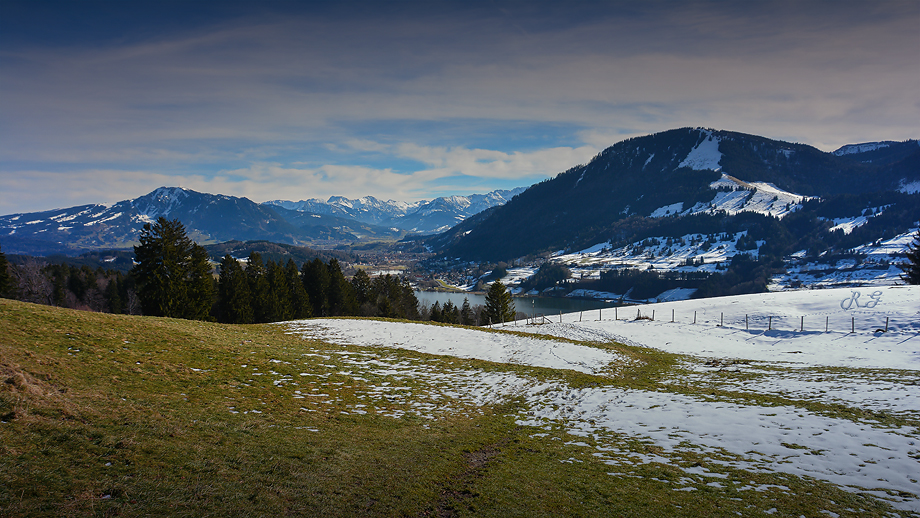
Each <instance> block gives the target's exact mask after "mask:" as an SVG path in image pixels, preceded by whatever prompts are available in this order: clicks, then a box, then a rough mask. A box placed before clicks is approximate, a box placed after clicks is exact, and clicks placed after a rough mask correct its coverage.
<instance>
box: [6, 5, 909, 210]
mask: <svg viewBox="0 0 920 518" xmlns="http://www.w3.org/2000/svg"><path fill="white" fill-rule="evenodd" d="M23 5H24V6H26V7H24V9H28V7H27V4H23ZM137 5H147V4H137ZM150 5H153V4H150ZM215 5H216V4H215ZM148 7H149V6H148ZM122 9H126V10H127V11H126V14H125V16H122V18H120V20H121V21H124V20H128V21H129V22H130V23H129V24H128V25H127V26H126V27H124V28H123V29H121V30H122V35H120V36H119V37H111V36H108V37H105V38H103V37H101V36H100V37H98V38H94V35H93V34H80V35H79V36H80V37H79V38H77V37H75V36H74V37H73V41H70V40H67V39H66V38H65V39H60V40H59V39H54V38H51V37H47V39H38V40H36V39H30V38H31V37H30V34H33V33H34V34H49V33H50V32H49V31H50V30H51V29H53V27H52V28H51V29H48V30H44V29H43V30H41V31H37V30H33V31H28V30H26V29H21V30H20V29H17V28H16V27H15V25H16V24H17V23H19V22H21V21H22V20H18V19H15V17H13V18H10V17H5V18H7V19H6V20H4V21H0V24H4V25H3V27H0V29H5V30H2V31H0V32H5V33H6V34H8V35H11V36H6V39H4V40H3V45H2V46H0V48H2V49H3V50H0V111H2V113H3V118H2V119H0V175H2V176H0V178H3V179H4V182H6V179H7V178H12V177H17V178H21V181H19V182H17V184H16V185H21V186H23V187H22V188H23V189H28V186H29V185H31V187H32V190H33V191H34V192H33V194H30V195H28V196H26V197H20V196H12V195H9V194H7V192H4V193H3V194H2V195H0V213H8V212H14V211H21V210H28V209H30V208H31V209H33V210H38V209H42V208H47V207H49V206H52V205H62V204H65V203H67V202H68V200H73V199H76V198H80V199H81V200H83V201H87V200H88V197H89V196H92V195H95V193H94V189H93V187H91V186H88V187H84V188H77V190H76V191H72V190H71V191H66V192H65V191H63V190H61V189H59V188H57V186H64V185H69V184H70V182H75V183H78V182H79V180H78V179H82V181H83V182H87V183H92V182H93V181H94V177H95V176H96V175H99V174H102V173H100V172H104V171H108V172H112V171H129V172H133V173H120V174H125V175H128V176H130V175H133V174H137V175H138V176H137V179H136V180H137V182H138V183H137V184H136V187H135V188H134V189H133V190H132V192H131V193H130V196H126V197H134V196H137V195H139V194H143V193H144V189H146V187H144V188H141V187H140V186H141V185H153V187H156V186H159V185H163V184H178V183H180V182H184V185H188V186H193V185H194V186H197V187H199V188H201V189H205V188H207V189H213V190H215V191H218V192H223V193H225V194H234V195H245V196H251V197H253V198H260V199H271V198H286V197H293V196H291V195H290V193H291V192H292V191H294V190H295V189H297V190H302V191H303V192H315V193H322V195H323V196H326V195H327V194H342V195H349V196H354V195H365V194H373V195H375V196H381V197H394V198H396V197H405V198H412V199H417V198H427V197H431V196H430V194H432V193H434V192H435V191H438V190H440V189H441V188H443V187H444V186H446V185H451V186H459V187H462V186H464V185H465V186H469V187H470V188H480V187H484V186H488V185H496V186H497V185H507V183H506V182H509V181H513V180H516V179H519V180H521V181H524V182H530V181H537V180H539V179H540V178H543V177H546V176H551V175H553V174H555V173H558V172H560V171H563V170H565V169H568V168H569V167H571V166H574V165H576V164H578V163H582V162H585V161H586V160H588V159H590V157H591V156H593V155H594V154H595V153H597V152H598V151H600V150H601V149H603V148H604V147H606V146H608V145H611V144H613V143H614V142H616V141H618V140H620V139H622V138H627V137H630V136H635V135H638V134H645V133H652V132H656V131H662V130H666V129H670V128H674V127H681V126H706V127H716V128H724V129H730V130H737V131H745V132H749V133H756V134H761V135H765V136H768V137H773V138H780V139H787V140H794V141H797V142H804V143H810V144H814V145H817V146H819V147H821V148H822V149H825V150H831V149H834V148H836V147H837V146H840V145H842V144H846V143H852V142H860V141H868V140H882V139H896V140H901V139H904V138H916V137H918V136H920V123H918V122H917V121H918V120H920V102H918V100H917V97H916V92H917V91H920V73H918V72H917V67H916V51H917V49H918V48H920V36H918V33H917V31H916V27H917V24H918V23H920V4H917V3H916V2H914V1H904V2H896V1H895V2H878V3H872V4H867V3H865V2H807V3H803V2H792V1H775V2H756V3H752V2H743V3H725V2H709V1H692V2H679V3H678V2H656V1H651V2H641V3H626V2H614V3H608V2H599V3H587V2H586V3H577V4H573V5H565V6H563V5H554V4H545V3H538V4H532V3H506V2H498V3H497V4H493V3H472V4H468V5H464V6H459V5H457V6H451V5H442V4H431V3H411V4H394V5H380V4H377V3H371V2H366V3H360V4H347V5H343V4H339V3H335V4H331V5H325V6H322V7H321V8H320V7H316V6H311V5H308V4H303V5H297V4H291V5H288V4H278V5H270V6H268V7H261V6H256V4H252V5H250V6H246V5H243V6H242V7H239V9H241V11H239V12H233V13H231V12H230V11H229V10H228V11H227V12H226V13H224V12H222V11H221V14H222V15H221V16H213V17H209V16H207V15H206V14H207V13H205V14H201V13H196V14H197V16H196V17H191V18H190V20H193V21H187V22H185V23H175V24H163V25H162V26H161V25H157V24H162V22H163V20H164V15H163V14H162V13H158V14H159V15H158V16H157V17H153V18H152V19H153V20H154V21H151V22H146V21H145V18H144V14H145V13H144V12H142V10H141V9H140V8H136V9H138V11H137V12H132V11H131V9H132V7H130V6H127V4H126V6H123V7H122ZM200 9H204V10H207V8H200ZM212 9H214V11H215V12H217V11H218V8H217V7H213V8H212ZM69 14H72V15H73V16H83V17H86V18H85V19H86V20H91V19H92V17H93V16H105V15H106V13H103V12H96V13H94V12H92V10H91V9H88V10H85V12H83V11H79V10H78V11H74V12H73V13H69ZM182 14H183V13H175V14H174V16H175V17H181V16H182ZM63 18H64V17H62V21H60V22H59V23H61V24H62V28H65V27H64V25H63V24H65V23H67V24H68V25H66V29H67V30H66V31H65V32H66V34H73V31H74V30H75V29H73V28H72V27H73V26H74V25H73V24H71V22H70V20H63ZM177 19H178V18H177ZM101 23H102V22H100V25H99V26H102V25H101ZM91 25H92V23H89V22H88V23H87V26H91ZM104 27H105V28H106V30H110V31H114V30H115V29H114V28H110V27H114V26H112V25H105V26H104ZM167 27H168V29H167ZM36 171H44V173H37V172H36ZM138 172H142V173H138ZM106 174H108V173H106ZM47 175H52V176H50V177H53V178H59V179H60V181H50V182H49V181H48V178H50V177H49V176H47ZM54 175H57V176H54ZM246 175H250V176H248V177H247V176H246ZM30 179H34V182H32V183H31V184H30V183H29V181H30ZM43 181H44V182H45V183H44V184H42V183H40V182H43ZM115 181H116V183H117V182H118V180H117V179H116V180H115ZM195 182H197V183H195ZM285 182H291V183H289V184H286V183H285ZM48 185H54V186H56V187H55V188H54V189H48V188H47V186H48ZM117 185H120V184H117ZM42 187H44V189H42ZM42 190H43V191H44V193H43V194H39V193H40V192H42ZM4 191H7V185H6V183H5V184H4ZM102 191H107V192H114V191H108V190H107V189H102ZM77 193H84V194H83V195H81V196H84V195H85V197H81V196H78V195H77ZM388 193H390V194H388ZM125 194H128V193H127V192H126V193H125ZM311 196H312V195H311ZM43 200H44V201H43Z"/></svg>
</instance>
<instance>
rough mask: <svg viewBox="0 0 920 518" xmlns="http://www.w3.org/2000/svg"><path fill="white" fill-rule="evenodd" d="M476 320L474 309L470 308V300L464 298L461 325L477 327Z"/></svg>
mask: <svg viewBox="0 0 920 518" xmlns="http://www.w3.org/2000/svg"><path fill="white" fill-rule="evenodd" d="M473 320H474V315H473V309H472V308H471V307H470V299H468V298H466V297H463V305H462V306H460V323H461V324H463V325H465V326H472V325H476V322H474V321H473Z"/></svg>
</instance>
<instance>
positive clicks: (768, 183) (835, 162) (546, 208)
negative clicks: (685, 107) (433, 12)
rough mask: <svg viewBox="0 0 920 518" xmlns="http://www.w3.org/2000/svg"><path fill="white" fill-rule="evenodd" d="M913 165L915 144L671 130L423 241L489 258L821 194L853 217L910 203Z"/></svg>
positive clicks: (781, 214)
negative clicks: (832, 142) (824, 142)
mask: <svg viewBox="0 0 920 518" xmlns="http://www.w3.org/2000/svg"><path fill="white" fill-rule="evenodd" d="M918 162H920V146H918V142H917V141H916V140H912V141H905V142H887V143H872V144H862V145H851V146H845V147H844V148H841V150H838V151H837V152H834V153H825V152H823V151H820V150H818V149H816V148H814V147H811V146H807V145H804V144H794V143H789V142H782V141H777V140H770V139H768V138H764V137H759V136H755V135H746V134H742V133H735V132H728V131H716V130H705V129H700V128H693V129H690V128H684V129H676V130H671V131H666V132H663V133H657V134H654V135H649V136H644V137H637V138H632V139H629V140H625V141H622V142H619V143H617V144H615V145H613V146H611V147H610V148H608V149H606V150H604V151H603V152H602V153H600V154H599V155H597V156H596V157H595V158H594V159H593V160H591V162H589V163H588V164H585V165H579V166H576V167H573V168H571V169H569V170H568V171H565V172H563V173H560V174H559V175H557V176H556V177H555V178H552V179H550V180H546V181H544V182H541V183H539V184H536V185H534V186H532V187H531V188H530V189H528V190H527V191H525V192H524V193H522V194H520V195H518V196H517V197H515V198H514V199H512V200H511V201H509V202H508V203H507V204H505V205H503V206H501V207H498V208H496V209H495V210H493V211H492V212H490V213H488V214H484V215H483V216H485V217H481V218H477V220H478V221H477V222H476V224H475V225H470V223H469V222H467V223H466V224H464V225H460V226H458V227H455V228H453V229H451V230H450V231H448V232H447V233H444V234H441V235H439V236H437V237H435V238H432V239H431V240H429V241H428V243H429V246H431V247H432V248H433V249H435V250H436V251H438V252H441V253H442V254H443V255H444V256H447V257H462V258H464V259H477V260H493V261H494V260H508V259H512V258H516V257H522V256H526V255H528V254H539V253H545V252H552V251H556V250H563V249H566V250H577V249H579V247H588V246H591V245H594V244H597V243H602V242H605V241H619V240H622V239H626V238H629V237H630V236H632V235H633V234H637V233H651V235H654V229H653V228H652V227H657V226H658V225H671V226H674V222H673V219H674V218H685V217H688V216H699V215H709V216H712V217H710V218H702V219H701V218H696V220H699V221H705V224H706V225H707V226H713V223H712V219H713V218H716V219H720V218H730V217H732V216H733V215H735V214H739V213H741V212H755V213H760V214H763V215H766V216H768V217H771V218H776V219H779V220H780V221H782V220H783V219H785V217H786V216H788V215H790V214H792V213H796V212H798V211H801V210H802V208H803V205H804V204H805V202H806V201H808V200H809V199H811V200H813V201H814V200H815V199H816V198H817V203H810V204H808V207H809V210H811V211H819V210H823V209H822V206H821V203H822V202H834V203H836V204H837V205H840V213H839V214H830V215H828V214H826V213H827V211H826V210H824V211H823V212H824V213H825V214H824V215H823V216H822V217H824V218H825V219H827V218H835V217H839V218H844V217H851V216H859V215H860V213H861V211H863V210H865V209H867V208H870V206H866V207H863V206H858V207H857V206H856V205H860V204H863V203H864V202H865V203H869V204H870V205H871V204H881V205H892V204H897V203H901V204H902V205H905V204H910V203H913V202H910V201H909V200H910V199H912V197H915V196H916V195H915V194H912V193H913V192H916V191H917V190H918V188H917V187H916V185H918V182H920V168H918V167H917V164H918ZM899 191H900V192H899ZM873 193H875V194H873ZM885 193H888V194H885ZM889 195H890V199H891V202H890V203H889V202H887V201H886V200H887V199H888V198H889ZM853 196H857V197H859V196H863V197H865V196H869V197H870V198H871V200H865V199H858V200H857V199H853ZM841 197H843V198H845V199H850V200H851V202H852V203H842V202H840V200H839V199H840V198H841ZM835 200H837V201H836V202H835ZM898 200H901V201H898ZM904 200H908V201H904ZM854 204H855V205H854ZM851 205H852V206H851ZM815 217H817V215H816V216H815ZM907 219H911V218H907ZM904 223H905V224H907V225H909V224H910V223H911V221H905V222H904ZM691 226H692V225H691ZM715 226H716V227H718V224H716V225H715ZM830 226H832V225H828V228H829V227H830ZM637 229H639V230H637ZM682 231H689V232H693V231H694V230H693V229H682ZM696 231H697V232H699V231H702V230H696ZM707 232H711V230H710V231H707Z"/></svg>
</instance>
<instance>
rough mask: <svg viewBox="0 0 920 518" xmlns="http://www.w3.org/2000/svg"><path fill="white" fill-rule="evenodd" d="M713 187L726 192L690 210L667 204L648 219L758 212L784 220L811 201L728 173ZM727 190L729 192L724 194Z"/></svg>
mask: <svg viewBox="0 0 920 518" xmlns="http://www.w3.org/2000/svg"><path fill="white" fill-rule="evenodd" d="M710 188H712V189H723V191H720V192H718V193H716V196H715V198H713V199H712V201H710V202H709V203H697V204H695V205H694V206H693V207H690V208H689V209H687V210H684V204H683V202H678V203H674V204H671V205H665V206H664V207H659V208H658V209H655V210H654V211H652V213H651V214H649V217H651V218H662V217H666V216H676V215H680V216H687V215H690V214H717V213H720V212H721V213H725V214H729V215H732V214H738V213H739V212H756V213H758V214H766V215H768V216H775V217H778V218H782V217H783V216H786V215H788V214H790V213H792V212H795V211H796V210H798V209H800V208H802V202H804V201H807V200H808V199H809V198H808V197H807V196H802V195H799V194H793V193H790V192H786V191H784V190H782V189H780V188H778V187H776V186H775V185H773V184H770V183H764V182H744V181H741V180H739V179H737V178H735V177H734V176H730V175H727V174H725V173H722V178H721V179H719V180H717V181H715V182H713V183H711V184H710ZM724 189H730V190H729V191H728V192H724Z"/></svg>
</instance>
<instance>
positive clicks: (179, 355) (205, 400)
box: [0, 299, 890, 517]
mask: <svg viewBox="0 0 920 518" xmlns="http://www.w3.org/2000/svg"><path fill="white" fill-rule="evenodd" d="M617 347H618V346H617ZM623 351H624V352H626V353H627V354H630V355H632V356H633V358H634V359H636V360H638V361H634V362H631V363H630V365H629V366H624V371H623V373H622V378H620V381H613V380H609V379H608V380H604V379H601V378H594V377H592V376H586V375H580V374H575V373H564V372H555V371H550V370H547V369H542V370H541V369H532V368H526V367H519V366H508V365H498V364H490V363H488V362H479V361H476V360H460V359H456V358H447V357H435V356H430V355H424V354H420V353H415V352H411V351H400V350H393V349H375V348H367V347H364V348H357V347H347V346H341V345H332V344H327V343H324V342H321V341H313V340H305V339H302V338H300V337H297V336H291V335H286V334H284V332H283V329H282V328H281V327H280V326H273V325H258V326H234V325H223V324H214V323H203V322H193V321H183V320H171V319H159V318H149V317H131V316H118V315H107V314H97V313H86V312H77V311H70V310H64V309H59V308H51V307H45V306H35V305H31V304H26V303H20V302H15V301H10V300H3V299H0V421H2V422H0V515H2V516H116V515H118V516H221V517H223V516H724V515H735V513H738V514H741V515H745V516H763V515H764V514H763V512H764V511H765V510H769V509H771V508H772V509H774V510H775V514H773V516H799V515H806V516H815V515H817V513H818V510H829V511H832V512H835V513H837V514H839V515H841V516H848V515H852V514H853V513H847V509H850V510H852V509H861V514H863V515H878V516H882V515H885V513H886V512H887V511H890V509H889V508H887V507H885V506H882V505H880V504H878V503H877V502H875V501H873V500H867V499H864V498H862V497H858V496H855V495H853V494H850V493H848V492H844V491H841V490H839V489H837V488H835V487H833V486H830V485H828V484H823V483H819V482H815V481H809V480H801V479H798V478H796V477H789V476H782V475H774V474H769V473H747V472H738V473H733V472H731V471H730V470H729V471H728V473H727V476H729V477H743V478H744V479H745V480H749V481H750V482H751V484H763V485H764V487H767V488H768V489H765V490H764V491H762V492H760V491H758V492H754V491H746V492H744V493H743V494H741V493H737V492H735V493H733V492H731V491H726V490H724V489H723V490H720V489H717V488H713V487H710V486H707V485H706V484H700V487H699V488H698V490H697V491H693V492H687V491H674V490H673V486H671V485H670V484H669V481H670V480H677V479H679V478H681V477H683V476H684V474H683V472H682V471H680V470H678V469H676V468H675V467H673V466H668V465H666V464H646V465H642V466H636V467H635V468H634V469H632V470H631V472H629V470H627V472H628V473H627V474H625V475H624V474H622V473H621V474H618V475H612V474H609V472H610V466H608V465H606V464H604V463H602V462H600V461H598V460H597V459H596V458H595V457H594V456H593V455H591V454H590V451H585V450H586V449H585V448H581V447H579V446H577V445H574V444H571V443H572V440H573V438H572V437H571V436H568V435H566V434H565V433H564V432H562V431H552V430H545V429H539V430H537V429H533V428H527V427H522V426H518V425H516V424H515V417H516V415H517V414H518V412H519V411H520V410H521V408H520V402H519V401H516V400H513V399H512V400H510V402H505V403H503V404H501V405H496V406H491V407H489V406H486V407H482V406H472V405H469V404H468V403H463V402H459V401H458V402H456V403H454V402H451V401H447V402H444V401H441V402H440V405H441V406H440V409H441V410H440V411H439V412H438V414H437V418H436V419H431V418H424V417H422V416H420V415H418V413H417V412H415V411H414V410H415V409H418V408H419V407H418V405H417V403H418V399H419V398H421V397H422V396H421V394H425V392H426V389H427V387H425V386H424V384H425V383H428V381H425V379H424V378H419V379H417V380H415V379H411V378H401V379H395V378H393V379H390V378H388V377H387V376H388V375H387V374H380V371H374V372H376V373H373V372H371V371H368V373H361V372H357V371H356V369H360V365H359V363H356V362H352V363H350V364H346V363H345V361H344V359H343V358H345V357H346V356H347V355H351V357H354V356H356V355H358V356H361V355H363V356H361V357H363V358H366V359H367V361H372V360H373V361H380V362H391V363H398V364H400V365H404V366H408V367H410V368H415V369H423V368H424V369H429V370H436V371H438V370H443V371H444V372H445V373H447V374H449V373H451V372H456V370H457V369H466V370H476V371H482V372H486V373H487V372H490V371H492V372H507V371H514V372H515V373H517V374H520V375H526V376H531V377H537V378H547V379H550V378H551V379H552V380H555V381H557V382H560V381H561V382H564V383H568V384H570V385H572V386H585V385H587V384H597V383H624V384H632V385H635V386H636V387H639V386H646V385H648V384H649V383H650V380H654V378H657V377H659V376H661V375H662V373H664V372H665V371H668V370H669V369H670V368H671V366H673V357H669V356H665V355H656V354H655V353H651V352H648V351H640V350H630V349H623ZM268 374H271V376H269V375H268ZM270 378H271V379H270ZM273 380H274V381H273ZM279 380H282V381H279ZM447 383H449V380H448V381H447ZM652 383H653V382H652ZM381 386H389V387H391V388H392V389H394V390H392V391H390V392H387V393H385V394H384V393H381V392H380V391H379V387H381ZM294 387H296V388H297V392H295V391H293V388H294ZM375 387H377V388H375ZM298 393H302V394H308V395H310V394H322V395H323V396H325V397H323V398H316V397H305V396H292V394H298ZM400 396H402V397H400ZM359 402H360V403H359ZM356 407H364V408H367V410H368V411H367V412H366V413H363V414H362V413H359V412H356V411H355V408H356ZM538 432H539V433H538ZM554 439H558V440H554ZM621 447H622V450H623V454H624V456H626V457H628V456H629V455H630V453H631V452H635V453H643V454H653V453H655V451H654V449H655V447H654V446H652V445H646V444H642V443H638V442H635V441H632V442H630V441H626V440H624V441H623V444H622V445H621ZM682 462H684V463H686V464H687V465H691V464H692V463H702V464H706V463H707V458H706V457H705V456H704V455H703V454H700V456H699V458H692V459H691V458H688V459H684V460H683V461H682ZM726 469H727V468H726ZM617 471H620V472H622V471H623V468H622V467H619V468H618V469H617ZM771 485H783V486H784V487H786V488H788V489H789V491H783V492H775V491H773V490H771V489H769V486H771ZM795 494H800V495H808V496H805V497H802V498H796V497H794V496H791V495H795Z"/></svg>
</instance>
